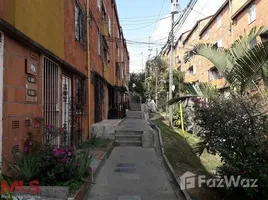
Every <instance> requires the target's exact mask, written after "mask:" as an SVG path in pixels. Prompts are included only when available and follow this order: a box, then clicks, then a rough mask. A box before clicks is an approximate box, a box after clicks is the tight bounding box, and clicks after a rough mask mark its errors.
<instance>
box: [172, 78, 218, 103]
mask: <svg viewBox="0 0 268 200" xmlns="http://www.w3.org/2000/svg"><path fill="white" fill-rule="evenodd" d="M184 88H185V90H186V91H187V93H188V94H186V95H184V96H181V97H175V98H173V99H171V100H169V101H168V105H173V104H175V103H178V102H183V101H186V100H188V99H191V98H208V99H213V98H217V97H218V96H219V92H218V90H217V88H216V87H215V86H212V85H211V84H207V83H198V84H190V83H187V84H185V86H184Z"/></svg>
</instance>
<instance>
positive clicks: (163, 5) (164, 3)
mask: <svg viewBox="0 0 268 200" xmlns="http://www.w3.org/2000/svg"><path fill="white" fill-rule="evenodd" d="M164 4H165V0H163V3H162V6H161V9H160V12H159V14H158V17H157V20H159V17H160V16H161V14H162V10H163V8H164ZM156 27H157V24H155V26H154V29H153V32H154V31H155V29H156ZM153 32H152V33H153Z"/></svg>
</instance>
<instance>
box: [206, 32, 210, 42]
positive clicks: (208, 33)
mask: <svg viewBox="0 0 268 200" xmlns="http://www.w3.org/2000/svg"><path fill="white" fill-rule="evenodd" d="M209 37H210V32H209V30H207V33H206V38H207V40H208V39H209Z"/></svg>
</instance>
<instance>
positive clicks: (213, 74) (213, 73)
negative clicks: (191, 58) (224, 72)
mask: <svg viewBox="0 0 268 200" xmlns="http://www.w3.org/2000/svg"><path fill="white" fill-rule="evenodd" d="M220 77H221V75H220V73H219V71H218V69H217V68H215V67H213V68H211V69H210V70H209V71H208V80H209V81H212V80H218V79H219V78H220Z"/></svg>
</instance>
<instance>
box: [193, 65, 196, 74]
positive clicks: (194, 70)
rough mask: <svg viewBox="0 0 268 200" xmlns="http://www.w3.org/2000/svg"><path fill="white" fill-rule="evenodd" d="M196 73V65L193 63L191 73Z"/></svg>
mask: <svg viewBox="0 0 268 200" xmlns="http://www.w3.org/2000/svg"><path fill="white" fill-rule="evenodd" d="M195 74H196V66H195V65H194V66H193V75H195Z"/></svg>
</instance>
